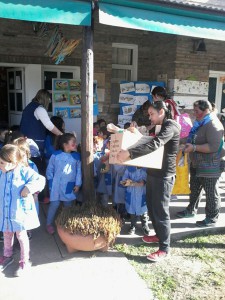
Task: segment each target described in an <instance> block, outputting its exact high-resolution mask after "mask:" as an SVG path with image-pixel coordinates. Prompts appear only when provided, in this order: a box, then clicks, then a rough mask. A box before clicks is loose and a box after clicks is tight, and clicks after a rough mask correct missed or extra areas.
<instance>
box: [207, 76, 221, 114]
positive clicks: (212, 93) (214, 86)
mask: <svg viewBox="0 0 225 300" xmlns="http://www.w3.org/2000/svg"><path fill="white" fill-rule="evenodd" d="M208 100H209V101H210V102H213V103H215V106H216V108H217V109H218V112H219V113H221V112H223V111H222V110H223V109H224V108H225V72H221V71H210V72H209V93H208Z"/></svg>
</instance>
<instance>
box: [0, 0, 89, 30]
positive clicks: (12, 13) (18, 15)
mask: <svg viewBox="0 0 225 300" xmlns="http://www.w3.org/2000/svg"><path fill="white" fill-rule="evenodd" d="M0 18H7V19H16V20H24V21H34V22H46V23H58V24H70V25H83V26H90V25H91V1H76V0H74V1H72V0H28V1H26V0H0Z"/></svg>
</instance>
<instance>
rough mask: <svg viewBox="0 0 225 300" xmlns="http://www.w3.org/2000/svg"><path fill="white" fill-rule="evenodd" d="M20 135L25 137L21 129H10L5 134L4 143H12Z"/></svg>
mask: <svg viewBox="0 0 225 300" xmlns="http://www.w3.org/2000/svg"><path fill="white" fill-rule="evenodd" d="M20 137H24V135H23V134H22V132H20V131H19V130H11V129H10V130H9V131H8V132H7V133H6V135H5V141H4V144H5V145H6V144H11V143H12V142H13V141H14V140H15V139H18V138H20Z"/></svg>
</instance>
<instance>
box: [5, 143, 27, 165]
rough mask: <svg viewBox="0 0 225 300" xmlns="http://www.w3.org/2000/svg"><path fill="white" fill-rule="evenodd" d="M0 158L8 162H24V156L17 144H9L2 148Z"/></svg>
mask: <svg viewBox="0 0 225 300" xmlns="http://www.w3.org/2000/svg"><path fill="white" fill-rule="evenodd" d="M0 158H1V159H2V160H4V161H6V162H8V163H13V164H17V163H20V162H22V160H23V156H22V154H21V152H20V149H19V147H18V146H16V145H12V144H7V145H5V146H3V147H2V149H1V150H0Z"/></svg>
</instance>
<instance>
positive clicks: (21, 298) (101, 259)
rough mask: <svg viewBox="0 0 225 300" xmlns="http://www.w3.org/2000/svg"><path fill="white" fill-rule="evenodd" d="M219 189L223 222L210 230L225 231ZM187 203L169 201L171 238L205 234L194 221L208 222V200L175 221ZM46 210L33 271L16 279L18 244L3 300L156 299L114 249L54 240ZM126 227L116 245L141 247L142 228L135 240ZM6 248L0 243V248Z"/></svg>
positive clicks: (0, 294)
mask: <svg viewBox="0 0 225 300" xmlns="http://www.w3.org/2000/svg"><path fill="white" fill-rule="evenodd" d="M220 191H221V196H222V208H221V214H220V218H219V221H218V224H217V227H216V228H212V229H207V230H217V229H218V228H225V180H224V181H222V182H221V188H220ZM187 203H188V197H187V196H178V198H177V199H176V200H172V201H171V205H170V210H171V221H172V235H171V237H172V239H179V238H182V237H184V236H185V235H190V234H191V233H194V232H196V231H202V232H203V233H204V231H205V229H201V228H198V227H196V226H195V222H196V220H202V219H204V206H205V200H204V199H203V201H202V202H201V204H200V208H199V212H198V215H197V216H196V218H191V219H176V218H175V214H176V212H177V211H180V210H182V209H183V208H185V207H186V205H187ZM46 209H47V205H42V207H41V210H40V211H41V213H40V219H41V224H42V225H41V226H40V227H39V228H38V229H36V230H33V238H32V240H31V260H32V263H33V266H32V268H31V272H30V273H29V275H28V276H27V277H24V278H15V277H14V275H13V274H14V272H15V270H16V268H17V264H18V260H19V247H18V245H16V246H15V254H14V257H15V262H14V263H13V264H12V265H11V266H9V267H8V268H7V269H6V270H5V271H4V272H3V274H2V275H1V276H0V300H1V299H5V300H36V299H37V300H41V299H54V300H59V299H60V300H62V299H66V298H67V297H70V298H71V299H79V300H89V299H93V300H103V299H104V300H106V299H107V300H122V299H129V300H139V299H141V300H151V299H153V296H152V292H151V291H150V290H149V289H148V288H147V285H146V284H145V282H144V281H143V280H142V279H141V278H140V277H139V276H138V275H137V273H136V272H135V270H134V268H133V267H132V266H131V265H130V263H129V262H128V260H127V259H126V258H125V257H124V256H123V255H122V254H121V253H118V252H117V251H115V250H110V251H108V252H106V253H101V252H98V251H96V252H77V253H73V254H69V253H68V252H67V250H66V248H65V246H64V245H63V244H62V242H61V240H60V239H59V237H58V235H57V234H55V235H54V236H50V235H48V234H47V233H46V231H45V226H44V224H45V220H46ZM140 227H141V226H140ZM150 227H151V225H150ZM128 229H129V223H126V224H125V226H124V227H123V228H122V231H121V234H120V235H119V236H118V238H117V240H116V243H126V244H139V243H140V244H141V236H142V232H141V228H140V229H139V230H137V234H136V235H134V236H129V235H127V232H128ZM2 246H3V244H2V243H0V250H2Z"/></svg>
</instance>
